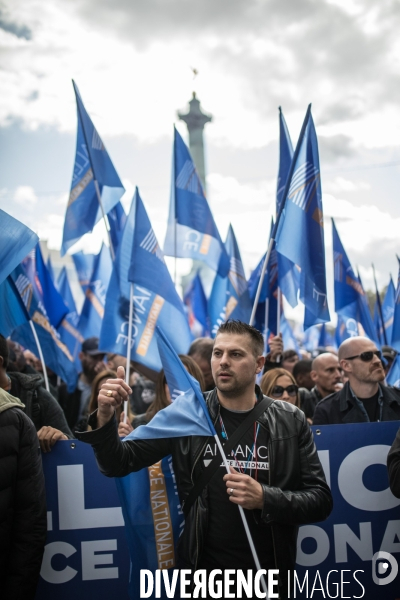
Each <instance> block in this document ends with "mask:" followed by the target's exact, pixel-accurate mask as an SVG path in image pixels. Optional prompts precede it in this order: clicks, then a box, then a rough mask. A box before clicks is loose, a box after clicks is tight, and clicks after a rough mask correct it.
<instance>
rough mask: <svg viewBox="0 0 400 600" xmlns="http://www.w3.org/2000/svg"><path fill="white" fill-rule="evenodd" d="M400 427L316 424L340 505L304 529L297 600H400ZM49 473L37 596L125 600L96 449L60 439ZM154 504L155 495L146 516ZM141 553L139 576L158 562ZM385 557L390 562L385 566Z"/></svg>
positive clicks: (110, 503)
mask: <svg viewBox="0 0 400 600" xmlns="http://www.w3.org/2000/svg"><path fill="white" fill-rule="evenodd" d="M399 425H400V422H398V421H394V422H388V423H359V424H354V425H325V426H323V427H318V426H315V427H313V428H312V429H313V431H314V436H315V443H316V446H317V449H318V453H319V457H320V459H321V462H322V465H323V467H324V471H325V474H326V477H327V480H328V483H329V484H330V486H331V489H332V493H333V497H334V508H333V512H332V514H331V515H330V517H329V518H328V519H327V520H326V521H324V522H322V523H316V524H310V525H303V526H302V527H300V529H299V536H298V550H297V565H296V577H297V581H298V583H297V582H296V581H295V585H296V588H297V593H296V595H295V594H294V593H293V594H292V595H291V597H293V598H295V597H297V598H313V599H314V600H320V599H322V598H329V597H331V598H335V597H336V598H346V597H347V598H353V597H358V598H364V600H394V599H395V598H399V597H400V593H399V592H400V586H399V580H398V579H397V580H396V579H394V580H393V581H392V582H390V577H391V576H392V575H393V574H395V573H396V570H397V569H398V562H399V561H400V500H399V499H397V498H395V497H394V496H393V495H392V493H391V492H390V490H389V486H388V476H387V470H386V457H387V453H388V451H389V448H390V446H391V444H392V442H393V440H394V438H395V435H396V432H397V429H398V427H399ZM166 464H167V467H166V468H165V462H164V465H163V466H162V467H161V470H162V472H163V475H164V476H165V477H168V469H169V463H168V459H167V463H166ZM43 467H44V472H45V479H46V490H47V508H48V524H49V532H48V537H47V544H46V551H45V556H44V560H43V566H42V572H41V578H40V582H39V587H38V592H37V595H36V600H47V599H48V598H57V600H64V599H65V600H71V598H74V600H80V599H82V600H87V599H88V598H98V599H99V600H100V599H102V598H108V597H116V598H118V600H125V599H127V598H128V572H129V552H128V545H127V542H126V540H125V535H124V531H123V530H124V528H123V518H122V513H121V509H120V508H119V506H120V504H119V500H118V495H117V492H116V487H115V483H114V481H113V480H112V479H108V478H107V477H104V476H102V475H101V474H100V473H99V471H98V468H97V465H96V462H95V458H94V454H93V451H92V449H91V447H90V446H86V445H85V444H83V443H80V442H76V441H71V440H70V441H64V442H57V444H56V445H55V447H54V448H53V450H52V452H50V453H48V454H44V455H43ZM148 471H149V470H148V469H144V470H143V471H141V472H140V473H136V474H134V476H137V477H139V478H140V477H143V480H144V482H145V483H144V484H143V485H144V488H145V489H147V490H148V489H149V488H148V487H147V486H148V484H147V483H146V477H147V478H148ZM121 482H122V485H124V484H123V482H124V480H121ZM168 486H169V483H166V488H167V489H168ZM132 493H133V491H132ZM128 494H129V495H130V494H131V492H129V491H128ZM139 501H142V502H143V498H142V500H138V502H139ZM149 508H151V505H150V499H149V506H148V507H147V508H145V510H146V511H147V514H148V516H150V512H149ZM177 510H179V509H178V507H177ZM180 516H181V515H179V514H178V517H180ZM172 518H174V517H172ZM178 522H179V523H180V521H178ZM144 525H145V523H143V529H141V531H140V532H139V530H138V535H142V534H143V532H144V531H145V527H144ZM147 526H148V525H147ZM148 532H149V535H154V527H153V529H152V528H151V526H150V527H149V526H148ZM132 539H133V538H131V541H130V544H132ZM131 551H132V550H131ZM135 552H136V555H137V556H138V560H137V562H136V561H135V564H133V569H132V574H133V577H138V576H139V574H138V569H140V568H149V569H151V568H154V556H153V559H151V560H153V563H151V564H152V565H153V566H150V562H151V561H150V560H149V562H148V563H147V565H148V566H147V567H145V566H144V562H143V560H144V556H143V555H142V556H140V560H139V555H138V554H137V552H138V550H135ZM378 552H385V553H388V554H389V557H388V556H385V557H384V560H383V559H382V557H379V556H377V553H378ZM158 562H159V561H158ZM155 564H156V565H157V562H156V563H155ZM385 565H388V566H387V567H386V568H385ZM156 568H157V567H156ZM134 571H136V572H135V573H133V572H134ZM328 574H329V575H328ZM378 582H379V583H378ZM299 584H300V585H302V586H303V589H302V591H301V592H300V591H299ZM313 590H314V591H313ZM328 594H329V595H328ZM135 597H136V598H140V595H139V594H137V595H136V596H135Z"/></svg>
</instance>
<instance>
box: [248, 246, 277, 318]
mask: <svg viewBox="0 0 400 600" xmlns="http://www.w3.org/2000/svg"><path fill="white" fill-rule="evenodd" d="M273 243H274V239H273V238H272V236H271V237H270V240H269V244H268V250H267V254H266V255H265V260H264V264H263V266H262V269H261V275H260V281H259V282H258V287H257V292H256V296H255V298H254V303H253V308H252V311H251V315H250V321H249V325H253V323H254V321H255V318H256V311H257V306H258V302H259V300H260V296H261V289H262V285H263V282H264V277H265V271H266V270H267V265H268V262H269V258H270V256H271V252H272V246H273Z"/></svg>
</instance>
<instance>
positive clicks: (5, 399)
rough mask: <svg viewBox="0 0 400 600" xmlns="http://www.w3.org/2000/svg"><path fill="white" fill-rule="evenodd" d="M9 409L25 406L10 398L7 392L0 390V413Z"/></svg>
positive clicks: (16, 399)
mask: <svg viewBox="0 0 400 600" xmlns="http://www.w3.org/2000/svg"><path fill="white" fill-rule="evenodd" d="M9 408H21V409H24V408H25V404H22V402H21V400H18V398H15V396H11V394H9V393H8V392H6V391H5V390H3V389H2V388H0V413H2V412H4V411H5V410H7V409H9Z"/></svg>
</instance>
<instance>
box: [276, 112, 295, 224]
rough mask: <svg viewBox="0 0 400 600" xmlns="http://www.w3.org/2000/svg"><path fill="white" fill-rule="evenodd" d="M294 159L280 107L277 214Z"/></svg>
mask: <svg viewBox="0 0 400 600" xmlns="http://www.w3.org/2000/svg"><path fill="white" fill-rule="evenodd" d="M292 158H293V146H292V140H291V139H290V134H289V130H288V128H287V125H286V121H285V117H284V116H283V113H282V109H281V107H279V169H278V181H277V186H276V214H278V213H279V210H280V208H281V204H282V200H283V194H284V191H285V187H286V181H287V178H288V175H289V171H290V165H291V162H292Z"/></svg>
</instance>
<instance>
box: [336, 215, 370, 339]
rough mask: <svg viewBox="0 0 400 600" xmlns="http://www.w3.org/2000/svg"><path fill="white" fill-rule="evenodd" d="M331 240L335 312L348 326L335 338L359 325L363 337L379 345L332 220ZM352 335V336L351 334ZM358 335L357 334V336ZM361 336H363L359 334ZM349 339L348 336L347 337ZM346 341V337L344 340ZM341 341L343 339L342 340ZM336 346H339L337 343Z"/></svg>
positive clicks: (364, 298) (364, 297)
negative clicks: (343, 318)
mask: <svg viewBox="0 0 400 600" xmlns="http://www.w3.org/2000/svg"><path fill="white" fill-rule="evenodd" d="M332 239H333V259H334V291H335V310H336V312H337V313H338V314H340V315H342V316H343V317H345V322H347V320H348V319H351V321H349V323H348V326H347V325H346V326H345V327H343V326H342V334H341V335H340V336H339V338H338V336H336V337H337V341H339V339H340V338H341V337H342V335H346V332H348V331H352V330H354V331H356V330H358V326H357V324H358V323H359V324H360V325H361V327H362V330H363V331H364V335H366V336H367V337H369V338H370V339H371V340H373V341H374V342H375V343H376V344H378V345H379V340H378V338H377V334H376V330H375V327H374V323H373V320H372V317H371V313H370V312H369V306H368V301H367V298H366V295H365V292H364V288H363V286H362V283H361V281H360V278H359V277H357V276H356V275H355V273H354V271H353V269H352V266H351V264H350V261H349V259H348V257H347V254H346V252H345V249H344V247H343V244H342V242H341V241H340V238H339V234H338V232H337V229H336V226H335V223H334V221H333V219H332ZM353 335H354V334H353ZM357 335H358V334H357ZM361 335H363V334H362V333H361ZM347 337H350V335H347ZM344 339H346V337H345V338H344ZM342 341H343V339H342ZM338 345H340V344H339V343H338Z"/></svg>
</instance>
